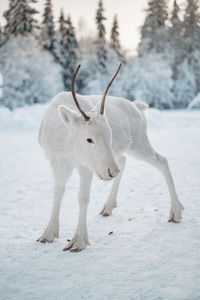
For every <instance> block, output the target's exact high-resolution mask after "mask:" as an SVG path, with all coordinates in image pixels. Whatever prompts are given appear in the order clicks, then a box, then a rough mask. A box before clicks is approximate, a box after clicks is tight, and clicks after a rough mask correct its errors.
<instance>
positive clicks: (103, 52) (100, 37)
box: [96, 0, 107, 73]
mask: <svg viewBox="0 0 200 300" xmlns="http://www.w3.org/2000/svg"><path fill="white" fill-rule="evenodd" d="M104 20H106V18H105V17H104V8H103V2H102V0H99V6H98V9H97V13H96V24H97V45H96V54H97V62H98V63H97V66H98V68H99V71H100V72H101V73H105V72H106V68H107V49H106V38H105V36H106V29H105V26H104Z"/></svg>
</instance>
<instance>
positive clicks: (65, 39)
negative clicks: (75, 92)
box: [54, 11, 78, 90]
mask: <svg viewBox="0 0 200 300" xmlns="http://www.w3.org/2000/svg"><path fill="white" fill-rule="evenodd" d="M59 24H60V25H59V31H58V32H57V33H56V40H55V50H54V55H55V57H56V60H57V61H58V62H59V64H60V65H61V66H62V73H63V81H64V85H65V88H66V89H67V90H69V89H70V85H71V77H72V74H73V72H74V70H75V68H76V63H77V54H76V51H77V48H78V43H77V40H76V35H75V29H74V27H73V25H72V22H71V18H70V16H68V18H67V20H65V18H64V14H63V11H61V15H60V19H59Z"/></svg>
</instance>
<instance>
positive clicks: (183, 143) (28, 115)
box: [0, 105, 200, 300]
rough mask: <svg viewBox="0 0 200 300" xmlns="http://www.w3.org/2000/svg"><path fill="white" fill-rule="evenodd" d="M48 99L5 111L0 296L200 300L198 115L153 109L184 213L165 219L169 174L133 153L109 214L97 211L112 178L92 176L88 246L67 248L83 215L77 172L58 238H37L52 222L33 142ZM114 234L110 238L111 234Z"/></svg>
mask: <svg viewBox="0 0 200 300" xmlns="http://www.w3.org/2000/svg"><path fill="white" fill-rule="evenodd" d="M45 109H46V105H36V106H34V107H26V108H20V109H17V110H16V111H15V112H10V111H8V110H7V109H0V140H1V147H0V157H1V160H0V170H1V173H0V183H1V184H0V206H1V207H0V220H1V226H0V236H1V240H0V249H1V250H0V251H1V252H0V253H1V254H0V291H1V293H0V295H1V296H0V299H2V300H4V299H6V300H7V299H9V300H10V299H14V300H18V299H20V300H21V299H26V300H30V299H48V300H49V299H50V300H51V299H52V300H55V299H56V300H68V299H70V300H71V299H73V300H78V299H94V300H104V299H105V300H107V299H112V300H118V299H119V300H121V299H124V300H137V299H138V300H139V299H140V300H141V299H145V300H146V299H148V300H155V299H156V300H161V299H166V300H188V299H191V300H197V299H199V298H200V290H199V284H200V253H199V248H200V240H199V228H200V218H199V216H200V201H199V199H200V112H199V111H191V112H188V111H170V112H167V111H165V112H159V111H157V110H154V109H149V110H148V111H147V113H146V114H147V119H148V132H149V136H150V140H151V141H152V144H153V145H154V148H155V149H156V150H157V151H158V152H160V153H161V154H163V155H165V156H167V158H168V160H169V164H170V167H171V171H172V173H173V176H174V180H175V184H176V187H177V191H178V195H179V197H180V200H181V202H182V203H183V205H184V207H185V210H184V213H183V221H182V222H181V223H180V224H173V223H168V222H167V220H168V215H169V208H170V200H169V195H168V191H167V187H166V184H165V182H164V179H163V178H162V176H161V175H160V174H159V172H158V171H157V170H155V169H153V168H152V167H151V166H149V165H146V164H145V163H143V162H140V161H136V160H134V159H131V158H129V159H128V162H127V166H126V169H125V173H124V175H123V179H122V183H121V188H120V192H119V196H118V207H117V209H115V210H114V211H113V215H112V216H110V217H108V218H103V217H102V216H100V215H99V212H100V210H101V208H102V206H103V204H104V202H105V201H106V196H107V195H108V193H109V190H110V186H111V184H112V183H110V182H109V183H104V182H101V181H99V180H98V179H96V178H94V181H93V185H92V193H91V201H90V205H89V210H88V232H89V240H90V243H91V246H90V247H88V248H87V249H86V250H85V251H82V252H80V253H70V252H63V251H62V249H63V248H64V246H65V245H66V243H67V241H66V239H70V238H71V237H72V235H73V233H74V231H75V227H76V223H77V217H78V201H77V192H78V175H77V174H76V172H75V173H74V174H73V176H72V178H71V179H70V181H69V182H68V184H67V188H66V193H65V197H64V199H63V203H62V209H61V218H60V238H59V239H57V240H56V241H55V242H54V243H51V244H44V245H43V244H40V243H37V242H36V241H35V240H36V239H37V238H38V237H39V236H40V235H41V233H42V231H43V229H44V228H45V226H46V225H47V222H48V218H49V214H50V209H51V202H52V191H53V179H52V176H51V171H50V168H49V165H48V162H47V161H46V159H45V157H44V154H43V152H42V149H41V148H40V147H39V145H38V142H37V133H38V127H39V124H40V120H41V117H42V114H43V112H44V110H45ZM111 231H113V234H110V235H109V232H111Z"/></svg>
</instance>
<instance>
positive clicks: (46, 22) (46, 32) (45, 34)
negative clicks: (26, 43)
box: [41, 0, 55, 52]
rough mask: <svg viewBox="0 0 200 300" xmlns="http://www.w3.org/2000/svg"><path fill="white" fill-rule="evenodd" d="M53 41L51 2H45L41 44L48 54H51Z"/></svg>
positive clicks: (47, 0)
mask: <svg viewBox="0 0 200 300" xmlns="http://www.w3.org/2000/svg"><path fill="white" fill-rule="evenodd" d="M54 39H55V31H54V21H53V12H52V4H51V0H46V4H45V9H44V14H43V21H42V29H41V44H42V46H43V47H44V48H45V49H47V50H49V51H50V52H53V48H54Z"/></svg>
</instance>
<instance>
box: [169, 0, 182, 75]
mask: <svg viewBox="0 0 200 300" xmlns="http://www.w3.org/2000/svg"><path fill="white" fill-rule="evenodd" d="M179 14H180V7H179V5H178V4H177V1H176V0H174V4H173V10H172V16H171V20H170V21H171V25H172V26H171V27H170V30H169V41H170V43H171V47H172V51H173V55H174V59H173V77H174V79H175V80H176V78H177V67H178V65H179V64H180V63H181V61H182V60H183V49H184V39H183V22H182V21H181V20H180V18H179Z"/></svg>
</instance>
